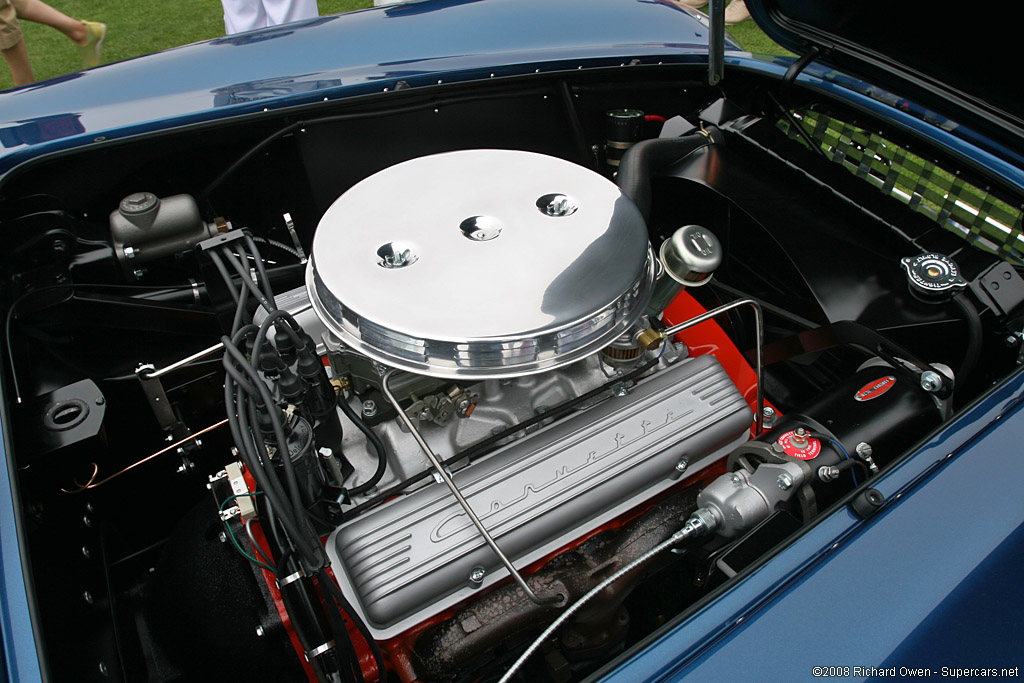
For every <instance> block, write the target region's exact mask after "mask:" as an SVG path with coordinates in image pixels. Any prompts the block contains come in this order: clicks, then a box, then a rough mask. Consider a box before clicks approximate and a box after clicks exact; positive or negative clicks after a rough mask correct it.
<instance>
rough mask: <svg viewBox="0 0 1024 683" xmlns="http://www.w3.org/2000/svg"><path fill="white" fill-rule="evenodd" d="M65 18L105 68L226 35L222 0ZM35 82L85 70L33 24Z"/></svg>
mask: <svg viewBox="0 0 1024 683" xmlns="http://www.w3.org/2000/svg"><path fill="white" fill-rule="evenodd" d="M552 1H553V2H554V1H556V0H552ZM49 2H50V4H52V5H53V6H54V7H56V8H58V9H59V10H60V11H62V12H64V13H65V14H67V15H69V16H72V17H76V18H79V19H92V20H94V21H102V22H103V23H105V24H106V25H107V31H108V33H107V39H106V41H105V42H104V44H103V57H102V61H103V63H107V62H116V61H120V60H122V59H129V58H131V57H137V56H139V55H144V54H148V53H150V52H158V51H160V50H166V49H167V48H171V47H176V46H178V45H186V44H188V43H194V42H198V41H200V40H207V39H209V38H216V37H218V36H222V35H224V17H223V10H222V9H221V4H220V0H49ZM372 4H373V3H372V0H318V5H319V7H320V13H321V14H336V13H338V12H348V11H351V10H354V9H360V8H363V7H369V6H371V5H372ZM21 26H22V31H23V32H24V33H25V41H26V45H27V46H28V51H29V57H30V58H31V60H32V69H33V71H34V72H35V76H36V80H40V81H41V80H45V79H47V78H53V77H55V76H60V75H62V74H66V73H71V72H72V71H77V70H78V69H79V68H81V62H80V60H79V56H78V52H77V51H76V50H75V47H74V45H73V44H72V43H71V41H70V40H68V39H67V38H66V37H65V36H64V35H63V34H61V33H59V32H57V31H56V30H54V29H52V28H50V27H48V26H41V25H39V24H34V23H32V22H28V21H23V22H21ZM729 30H730V32H731V33H732V34H733V36H734V37H735V38H736V39H737V40H738V41H739V42H740V44H741V45H742V46H743V48H744V49H745V50H749V51H750V52H762V53H766V54H783V51H782V49H781V48H780V47H779V46H777V45H775V43H773V42H772V41H771V40H769V39H768V37H767V36H765V35H764V33H762V32H761V30H760V29H759V28H757V26H756V25H755V24H754V22H752V21H745V22H743V23H742V24H737V25H736V26H731V27H729ZM6 66H7V65H6V63H3V64H0V90H6V89H7V88H10V87H11V86H12V85H13V81H12V80H11V74H10V72H9V71H8V70H7V68H6Z"/></svg>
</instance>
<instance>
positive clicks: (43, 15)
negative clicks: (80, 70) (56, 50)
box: [15, 0, 89, 45]
mask: <svg viewBox="0 0 1024 683" xmlns="http://www.w3.org/2000/svg"><path fill="white" fill-rule="evenodd" d="M15 7H16V8H17V10H18V16H19V17H20V18H22V19H25V20H27V21H34V22H36V23H38V24H45V25H47V26H52V27H53V28H55V29H57V30H58V31H60V32H61V33H63V34H64V35H66V36H67V37H68V38H70V39H71V40H72V41H73V42H74V43H75V45H85V43H86V41H87V40H88V39H89V34H88V33H87V30H86V27H85V23H84V22H81V21H79V20H77V19H72V18H71V17H69V16H68V15H66V14H64V13H63V12H61V11H59V10H57V9H54V8H53V7H50V6H49V5H47V4H46V3H45V2H43V1H42V0H20V2H17V3H15Z"/></svg>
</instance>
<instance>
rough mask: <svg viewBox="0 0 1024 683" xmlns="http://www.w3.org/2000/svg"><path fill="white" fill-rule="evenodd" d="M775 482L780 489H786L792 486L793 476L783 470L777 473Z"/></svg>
mask: <svg viewBox="0 0 1024 683" xmlns="http://www.w3.org/2000/svg"><path fill="white" fill-rule="evenodd" d="M776 483H777V484H778V485H779V488H780V489H782V490H783V491H788V490H790V489H791V488H793V477H792V476H790V474H789V473H788V472H783V473H782V474H780V475H779V478H778V480H777V481H776Z"/></svg>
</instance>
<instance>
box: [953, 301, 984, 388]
mask: <svg viewBox="0 0 1024 683" xmlns="http://www.w3.org/2000/svg"><path fill="white" fill-rule="evenodd" d="M953 303H955V304H956V305H957V307H958V308H959V309H960V311H961V312H962V313H963V314H964V322H965V323H967V351H966V352H965V353H964V362H963V363H961V364H960V368H959V369H958V370H957V373H956V381H957V383H958V384H960V386H963V382H965V381H966V380H967V378H968V377H970V375H971V373H972V372H974V366H975V365H976V364H977V362H978V354H979V353H981V333H982V330H981V318H980V317H979V316H978V309H977V308H975V307H974V304H972V303H971V300H970V299H968V298H967V295H966V294H957V295H956V296H954V297H953Z"/></svg>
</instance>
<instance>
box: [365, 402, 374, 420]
mask: <svg viewBox="0 0 1024 683" xmlns="http://www.w3.org/2000/svg"><path fill="white" fill-rule="evenodd" d="M376 414H377V402H376V401H363V417H373V416H374V415H376Z"/></svg>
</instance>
